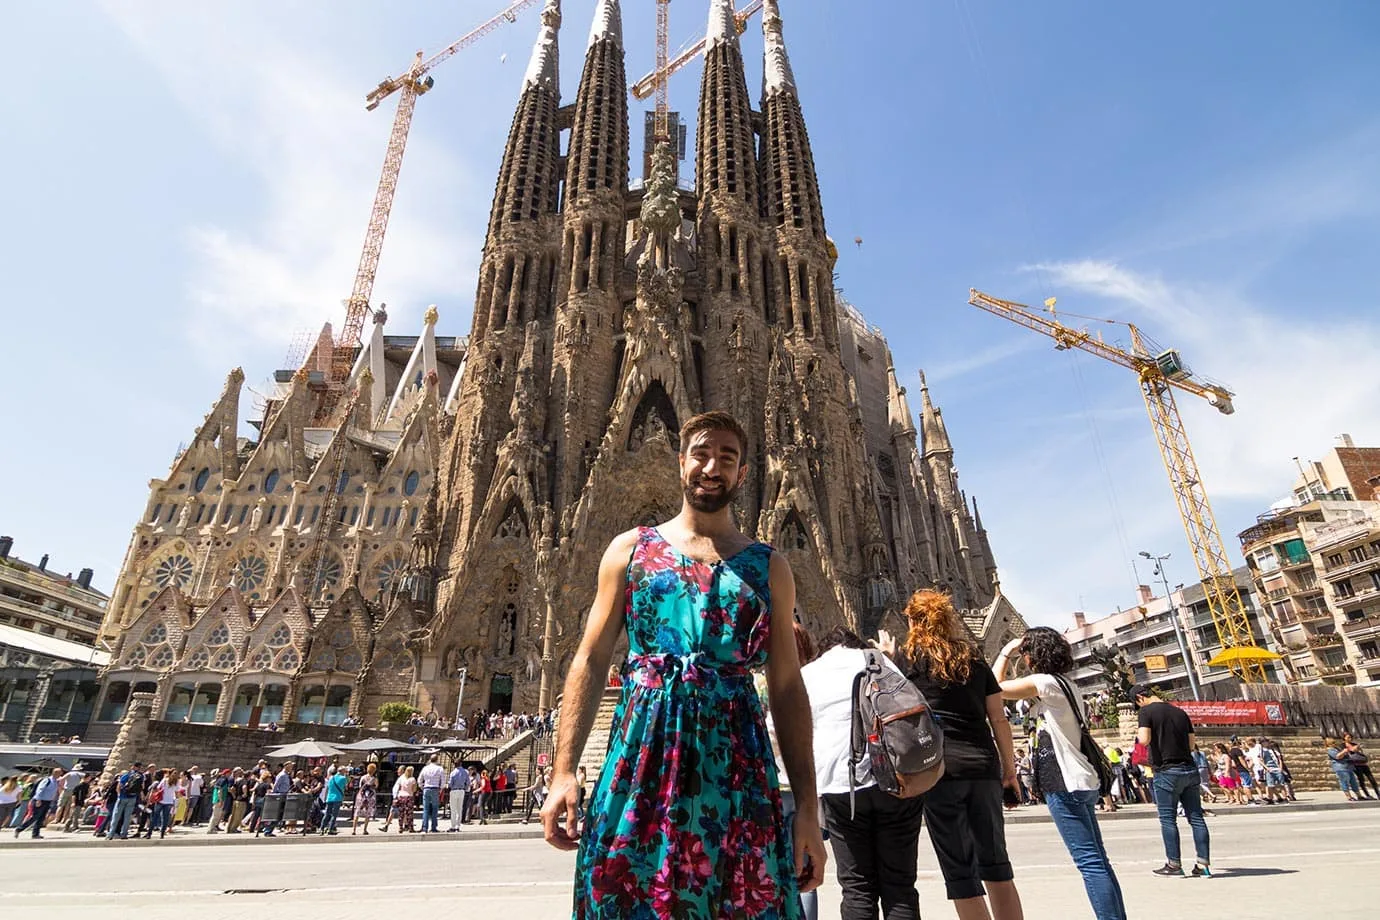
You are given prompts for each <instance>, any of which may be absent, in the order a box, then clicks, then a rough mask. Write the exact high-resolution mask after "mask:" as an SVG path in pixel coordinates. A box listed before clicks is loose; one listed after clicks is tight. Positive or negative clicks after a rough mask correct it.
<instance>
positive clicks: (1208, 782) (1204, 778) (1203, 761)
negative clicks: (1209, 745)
mask: <svg viewBox="0 0 1380 920" xmlns="http://www.w3.org/2000/svg"><path fill="white" fill-rule="evenodd" d="M1192 757H1193V765H1194V766H1195V767H1197V768H1198V785H1199V787H1201V788H1202V790H1203V792H1205V793H1207V797H1208V801H1209V802H1216V801H1217V793H1215V792H1213V790H1212V767H1211V765H1210V764H1209V763H1208V756H1207V755H1206V754H1204V753H1203V750H1202V748H1200V747H1198V745H1197V744H1194V745H1193V752H1192Z"/></svg>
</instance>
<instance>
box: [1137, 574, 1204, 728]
mask: <svg viewBox="0 0 1380 920" xmlns="http://www.w3.org/2000/svg"><path fill="white" fill-rule="evenodd" d="M1140 554H1141V556H1143V557H1145V558H1146V559H1150V560H1153V561H1154V563H1155V572H1154V574H1156V575H1158V576H1160V581H1161V583H1162V584H1163V585H1164V599H1165V600H1166V601H1167V602H1168V603H1169V618H1170V621H1171V622H1172V623H1173V624H1174V638H1175V639H1177V640H1178V641H1179V654H1180V655H1181V656H1182V657H1183V662H1184V671H1186V672H1187V673H1188V686H1189V689H1190V690H1192V691H1193V699H1195V700H1201V699H1202V698H1203V693H1202V691H1201V690H1200V689H1199V687H1198V669H1197V668H1195V667H1194V666H1193V659H1192V658H1190V657H1189V655H1188V641H1187V640H1186V639H1185V638H1184V630H1183V624H1181V623H1180V622H1179V607H1178V605H1177V604H1175V603H1174V595H1173V594H1170V593H1169V576H1168V575H1166V574H1165V571H1164V560H1166V559H1168V558H1169V553H1165V554H1164V555H1163V556H1155V555H1152V554H1150V553H1147V552H1146V551H1145V550H1141V551H1140ZM1148 676H1149V675H1148V674H1147V677H1148Z"/></svg>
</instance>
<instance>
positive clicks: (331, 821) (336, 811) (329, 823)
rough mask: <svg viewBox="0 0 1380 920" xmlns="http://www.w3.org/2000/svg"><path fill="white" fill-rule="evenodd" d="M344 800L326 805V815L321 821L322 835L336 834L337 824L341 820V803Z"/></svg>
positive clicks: (337, 800)
mask: <svg viewBox="0 0 1380 920" xmlns="http://www.w3.org/2000/svg"><path fill="white" fill-rule="evenodd" d="M343 801H344V800H343V799H336V800H335V801H334V802H329V801H328V802H327V803H326V814H325V816H324V817H322V819H321V833H323V834H334V833H335V823H336V821H338V820H339V819H340V803H341V802H343Z"/></svg>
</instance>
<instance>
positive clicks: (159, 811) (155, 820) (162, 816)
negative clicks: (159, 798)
mask: <svg viewBox="0 0 1380 920" xmlns="http://www.w3.org/2000/svg"><path fill="white" fill-rule="evenodd" d="M172 814H173V806H172V805H164V804H163V803H161V802H160V803H158V804H157V805H155V806H153V817H151V818H150V819H149V835H150V836H152V835H153V832H154V831H159V832H160V833H161V834H162V836H164V837H166V836H167V835H168V828H169V827H171V826H172Z"/></svg>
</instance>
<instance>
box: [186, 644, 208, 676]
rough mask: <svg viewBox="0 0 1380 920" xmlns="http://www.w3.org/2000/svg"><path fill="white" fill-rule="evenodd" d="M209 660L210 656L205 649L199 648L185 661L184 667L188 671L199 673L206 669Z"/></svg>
mask: <svg viewBox="0 0 1380 920" xmlns="http://www.w3.org/2000/svg"><path fill="white" fill-rule="evenodd" d="M210 660H211V656H210V654H209V653H208V652H207V651H206V649H204V648H199V649H197V650H196V652H194V653H193V654H192V657H190V658H188V659H187V663H186V664H185V665H184V667H185V668H186V669H187V670H188V671H200V670H201V669H202V668H204V667H206V665H207V664H208V663H209V662H210Z"/></svg>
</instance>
